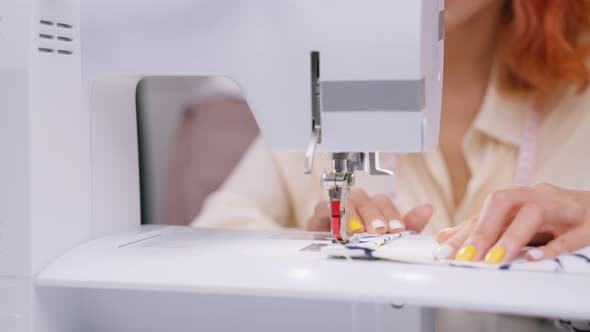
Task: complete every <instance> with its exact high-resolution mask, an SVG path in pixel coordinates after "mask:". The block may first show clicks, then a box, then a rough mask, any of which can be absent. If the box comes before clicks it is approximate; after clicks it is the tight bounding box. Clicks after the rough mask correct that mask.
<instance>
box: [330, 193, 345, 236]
mask: <svg viewBox="0 0 590 332" xmlns="http://www.w3.org/2000/svg"><path fill="white" fill-rule="evenodd" d="M330 206H331V207H332V213H331V215H332V235H333V236H334V238H335V239H336V240H338V241H342V236H341V235H340V217H341V215H340V201H338V200H333V201H331V202H330Z"/></svg>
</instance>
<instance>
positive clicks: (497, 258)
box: [484, 247, 506, 264]
mask: <svg viewBox="0 0 590 332" xmlns="http://www.w3.org/2000/svg"><path fill="white" fill-rule="evenodd" d="M505 254H506V250H504V248H502V247H495V248H494V249H492V250H490V251H489V252H488V254H487V255H486V258H485V260H484V261H485V262H486V264H500V263H501V262H502V260H503V259H504V255H505Z"/></svg>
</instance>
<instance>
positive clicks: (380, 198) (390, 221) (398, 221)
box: [372, 195, 406, 233]
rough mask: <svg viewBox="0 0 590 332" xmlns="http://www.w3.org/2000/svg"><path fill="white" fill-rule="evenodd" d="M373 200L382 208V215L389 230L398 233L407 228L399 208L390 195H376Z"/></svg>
mask: <svg viewBox="0 0 590 332" xmlns="http://www.w3.org/2000/svg"><path fill="white" fill-rule="evenodd" d="M372 200H373V202H374V203H375V204H376V205H377V207H378V208H379V209H380V210H381V215H383V217H384V218H385V219H384V220H385V221H386V223H385V224H386V230H387V232H389V233H398V232H402V231H404V230H405V229H406V225H405V224H404V222H403V221H402V217H401V215H400V213H399V211H398V209H397V208H396V207H395V205H394V204H393V202H392V201H391V199H390V198H389V197H387V196H386V195H375V196H373V198H372Z"/></svg>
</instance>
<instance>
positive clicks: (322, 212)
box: [305, 201, 331, 232]
mask: <svg viewBox="0 0 590 332" xmlns="http://www.w3.org/2000/svg"><path fill="white" fill-rule="evenodd" d="M330 217H331V216H330V203H329V202H328V201H322V202H320V203H318V204H316V206H315V208H314V214H313V215H312V216H311V217H310V218H309V220H308V221H307V224H306V225H305V229H306V230H307V231H312V232H325V231H330Z"/></svg>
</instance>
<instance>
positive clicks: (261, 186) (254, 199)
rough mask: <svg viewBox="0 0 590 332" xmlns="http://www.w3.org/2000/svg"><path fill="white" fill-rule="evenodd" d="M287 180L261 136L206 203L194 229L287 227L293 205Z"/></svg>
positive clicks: (194, 224) (195, 221) (193, 224)
mask: <svg viewBox="0 0 590 332" xmlns="http://www.w3.org/2000/svg"><path fill="white" fill-rule="evenodd" d="M285 181H286V179H284V177H283V175H282V173H281V171H280V169H279V165H278V163H277V161H276V159H275V157H274V155H273V153H272V152H271V150H270V149H269V148H268V147H267V145H266V144H265V142H264V141H263V139H262V138H261V137H260V136H259V137H258V138H256V139H255V140H254V142H253V143H252V144H251V146H250V147H249V148H248V151H247V152H246V153H245V155H244V157H243V158H242V160H241V161H240V162H239V164H238V165H237V166H236V168H235V169H234V171H233V172H232V173H231V175H230V176H229V177H228V178H227V179H226V180H225V182H224V183H223V184H222V186H221V187H220V188H219V189H218V190H217V191H215V192H214V193H212V194H211V195H210V196H209V197H208V198H207V199H206V200H205V204H204V205H203V209H202V210H201V213H200V215H199V216H198V217H197V218H196V219H195V220H194V221H193V222H192V226H198V227H227V228H253V229H256V228H258V229H261V228H280V227H282V226H286V225H287V223H288V220H289V215H290V204H289V197H288V195H287V189H286V185H285Z"/></svg>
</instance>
